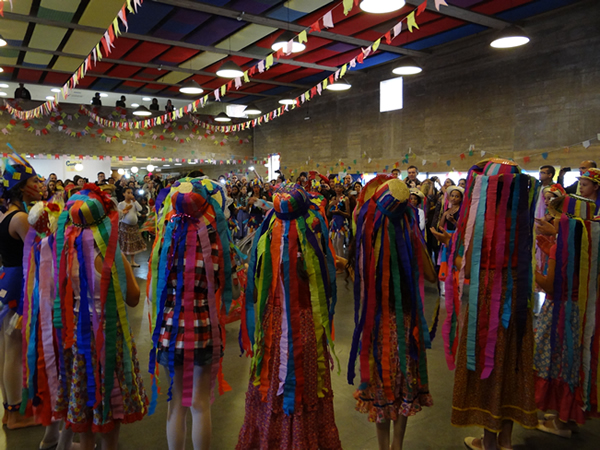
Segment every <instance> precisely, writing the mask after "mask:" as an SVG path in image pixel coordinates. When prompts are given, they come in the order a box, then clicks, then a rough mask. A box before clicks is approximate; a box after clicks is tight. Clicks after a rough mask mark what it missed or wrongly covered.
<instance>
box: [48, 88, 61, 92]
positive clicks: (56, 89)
mask: <svg viewBox="0 0 600 450" xmlns="http://www.w3.org/2000/svg"><path fill="white" fill-rule="evenodd" d="M50 92H60V89H59V88H52V89H50Z"/></svg>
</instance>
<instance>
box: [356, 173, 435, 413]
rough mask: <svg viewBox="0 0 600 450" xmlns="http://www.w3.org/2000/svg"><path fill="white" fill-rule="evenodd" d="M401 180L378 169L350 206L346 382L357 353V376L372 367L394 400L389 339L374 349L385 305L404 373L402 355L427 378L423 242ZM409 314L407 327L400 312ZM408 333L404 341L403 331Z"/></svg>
mask: <svg viewBox="0 0 600 450" xmlns="http://www.w3.org/2000/svg"><path fill="white" fill-rule="evenodd" d="M409 195H410V193H409V190H408V187H407V186H406V184H405V183H404V182H402V181H400V180H398V179H397V178H394V177H392V176H391V175H378V176H377V177H375V178H374V179H373V180H371V181H369V183H367V184H366V186H365V187H364V189H363V190H362V191H361V193H360V195H359V197H358V203H357V207H356V209H355V211H354V221H355V228H356V261H355V267H354V273H355V281H354V305H355V309H354V323H355V330H354V336H353V338H352V347H351V350H350V359H349V362H348V382H349V383H350V384H353V382H354V377H355V364H356V359H357V358H359V361H360V381H361V384H364V383H367V382H368V381H369V379H370V376H371V373H372V371H373V370H377V371H378V372H379V374H380V377H381V380H382V381H383V387H384V392H385V396H386V398H387V399H388V400H389V401H393V400H394V392H393V389H392V373H391V364H392V363H391V355H392V350H391V347H390V343H389V341H388V340H386V339H384V340H383V342H382V348H381V356H379V354H378V352H377V351H375V346H376V345H377V344H376V339H377V338H376V335H377V332H378V331H377V330H379V327H382V329H383V330H389V329H390V320H391V319H390V314H389V311H390V308H391V307H392V306H393V308H394V309H395V311H396V326H397V328H398V342H397V344H396V345H397V347H398V353H399V355H398V358H399V361H400V370H401V372H402V373H403V374H404V376H405V379H406V374H407V357H408V355H410V357H411V358H412V359H414V360H415V361H418V362H419V363H418V366H419V377H420V378H421V380H422V382H423V383H427V366H426V360H425V350H426V349H427V348H430V347H431V344H430V339H429V332H428V329H427V323H426V321H425V317H424V313H423V300H424V274H423V270H422V267H423V264H425V263H429V264H430V262H427V261H423V259H422V258H423V257H422V252H421V248H422V246H424V245H425V243H424V241H423V237H422V234H421V232H420V231H419V228H418V220H417V218H416V215H415V209H414V208H411V207H408V199H409ZM405 314H409V315H410V325H409V327H410V330H408V333H407V330H406V327H405V322H404V317H405ZM407 335H409V336H410V338H409V343H408V346H407V343H406V336H407Z"/></svg>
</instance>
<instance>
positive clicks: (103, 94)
mask: <svg viewBox="0 0 600 450" xmlns="http://www.w3.org/2000/svg"><path fill="white" fill-rule="evenodd" d="M100 97H108V94H105V93H104V92H102V93H101V94H100Z"/></svg>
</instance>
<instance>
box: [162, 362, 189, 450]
mask: <svg viewBox="0 0 600 450" xmlns="http://www.w3.org/2000/svg"><path fill="white" fill-rule="evenodd" d="M171 393H172V398H171V401H170V402H169V403H168V409H167V442H168V443H169V450H183V449H184V448H185V437H186V434H187V431H186V424H185V418H186V416H187V412H188V411H189V408H186V407H184V406H182V404H181V400H182V394H183V367H181V366H178V367H177V366H176V367H175V378H174V379H173V389H172V391H171Z"/></svg>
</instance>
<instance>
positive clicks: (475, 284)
mask: <svg viewBox="0 0 600 450" xmlns="http://www.w3.org/2000/svg"><path fill="white" fill-rule="evenodd" d="M538 189H539V182H538V181H537V180H536V179H535V178H533V177H531V176H529V175H526V174H524V173H522V172H521V169H520V168H519V166H518V165H517V164H516V163H514V162H512V161H508V160H504V159H491V160H485V161H482V162H480V163H478V164H477V165H475V166H473V167H472V168H471V170H470V171H469V176H468V178H467V187H466V190H465V198H464V200H463V203H462V206H461V213H460V217H459V220H458V225H457V231H456V233H455V234H454V235H453V238H452V243H451V245H450V255H449V258H448V260H449V261H451V262H453V261H454V259H455V257H457V256H464V255H466V254H467V252H468V250H469V246H471V249H470V250H471V253H470V254H471V282H470V285H469V314H468V317H467V318H466V320H468V327H467V329H468V337H467V350H466V351H467V368H468V370H472V371H475V370H476V369H477V368H481V369H482V373H481V377H482V378H488V377H489V375H490V374H491V372H492V370H493V369H494V355H495V349H496V341H497V335H498V327H499V326H500V325H501V326H503V327H504V328H508V326H509V323H510V322H511V320H512V321H516V322H515V325H516V332H517V336H518V338H517V342H518V343H519V344H518V345H519V346H520V345H521V341H522V338H523V335H524V333H525V328H526V326H527V317H528V310H529V305H530V304H531V298H532V294H533V267H532V261H533V257H532V246H533V240H534V239H533V222H534V220H533V219H534V211H535V204H536V200H537V198H538ZM507 247H508V251H506V249H507ZM482 260H483V261H484V263H482ZM466 263H467V261H466V258H465V259H463V262H462V268H459V269H460V275H459V280H460V282H459V280H457V279H456V278H455V277H448V278H447V279H446V310H447V316H446V321H445V323H444V326H443V336H444V347H445V352H446V362H447V363H448V367H449V368H450V369H451V370H452V369H454V361H455V356H456V349H457V346H458V326H457V319H458V316H459V312H460V295H461V293H459V294H458V297H457V296H456V294H455V292H454V289H453V283H455V282H459V286H462V285H463V282H464V278H465V272H464V270H465V265H466ZM504 266H507V267H508V269H507V271H506V272H507V281H506V283H504V282H503V280H502V275H503V270H502V268H503V267H504ZM492 273H493V276H492ZM515 286H516V291H515ZM486 288H490V292H491V293H492V294H491V300H490V303H491V306H490V310H489V311H487V310H485V308H478V298H479V292H480V291H481V290H485V289H486ZM503 292H505V294H504V295H503ZM513 292H516V295H515V296H514V297H513ZM515 302H516V304H517V306H516V311H517V314H516V317H512V305H513V303H515ZM478 340H479V347H480V348H483V349H484V351H482V353H481V354H480V355H477V354H476V342H477V341H478Z"/></svg>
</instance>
